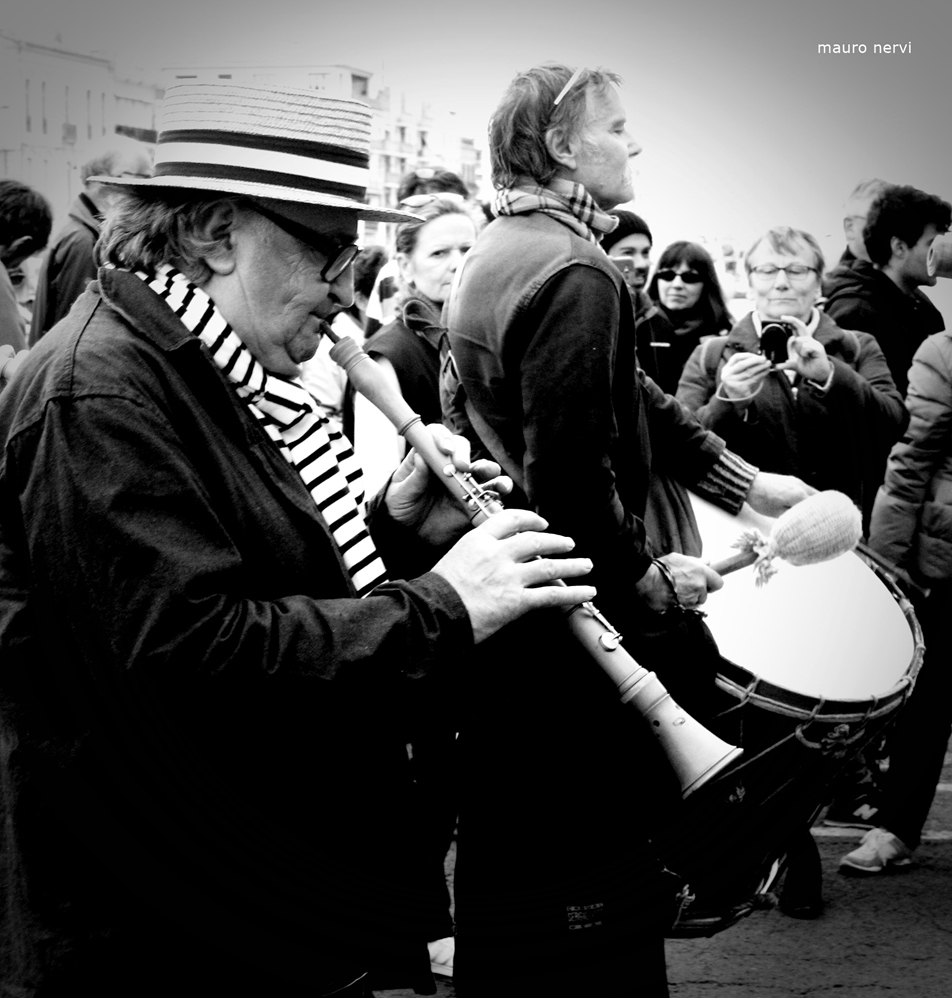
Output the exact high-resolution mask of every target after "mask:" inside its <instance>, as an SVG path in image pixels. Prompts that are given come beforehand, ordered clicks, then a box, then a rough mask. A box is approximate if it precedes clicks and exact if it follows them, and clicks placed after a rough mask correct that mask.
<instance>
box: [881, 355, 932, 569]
mask: <svg viewBox="0 0 952 998" xmlns="http://www.w3.org/2000/svg"><path fill="white" fill-rule="evenodd" d="M906 407H907V409H908V412H909V425H908V427H907V428H906V430H905V433H904V434H903V437H902V439H901V440H900V441H899V442H898V443H896V444H895V446H894V447H893V449H892V451H891V453H890V455H889V462H888V464H887V467H886V476H885V480H884V482H883V485H882V487H881V488H880V490H879V492H878V493H877V495H876V501H875V505H874V507H873V514H872V520H871V523H870V536H869V544H870V547H872V548H873V549H874V550H875V551H877V552H878V553H879V554H881V555H882V556H883V557H885V558H888V559H889V560H890V561H892V562H893V563H894V564H897V565H899V566H900V567H903V568H910V567H912V566H910V565H909V564H908V562H909V556H910V554H911V551H912V544H913V538H914V537H915V534H916V529H917V527H918V525H919V519H920V515H921V510H922V506H923V503H925V502H926V500H927V489H928V486H929V484H930V482H931V481H932V479H933V476H934V475H935V473H936V470H937V469H938V468H939V467H940V466H941V465H942V464H943V462H944V461H946V460H947V458H948V454H949V440H950V439H952V366H950V362H949V358H948V357H947V356H945V355H943V353H942V351H941V350H940V349H939V348H938V346H937V344H936V342H935V341H934V340H933V339H932V338H930V339H927V340H925V341H924V342H923V344H922V345H921V346H920V347H919V349H918V350H917V351H916V355H915V357H914V358H913V362H912V367H911V368H910V371H909V392H908V394H907V396H906Z"/></svg>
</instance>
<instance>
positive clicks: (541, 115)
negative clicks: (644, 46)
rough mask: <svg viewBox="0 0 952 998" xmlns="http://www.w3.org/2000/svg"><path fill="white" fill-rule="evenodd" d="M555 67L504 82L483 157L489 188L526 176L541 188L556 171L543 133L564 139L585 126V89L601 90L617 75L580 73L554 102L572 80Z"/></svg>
mask: <svg viewBox="0 0 952 998" xmlns="http://www.w3.org/2000/svg"><path fill="white" fill-rule="evenodd" d="M572 73H573V70H572V69H571V68H570V67H569V66H564V65H562V64H561V63H554V62H553V63H545V64H543V65H541V66H534V67H533V68H532V69H530V70H527V71H526V72H524V73H520V74H519V75H518V76H517V77H516V78H515V79H514V80H513V81H512V83H510V84H509V88H508V89H507V90H506V92H505V94H503V97H502V100H501V101H500V102H499V105H498V107H497V108H496V110H495V111H494V112H493V116H492V119H491V120H490V123H489V155H490V161H491V163H492V179H493V185H494V186H495V187H497V188H503V187H512V186H514V185H515V184H516V183H518V181H519V180H520V179H521V178H524V177H531V178H532V180H534V181H535V182H536V183H537V184H542V185H543V186H544V185H545V184H547V183H548V182H549V181H550V180H551V179H552V177H554V176H555V174H556V171H557V170H558V164H557V163H555V162H554V161H553V160H552V158H551V157H550V156H549V151H548V149H547V148H546V144H545V137H546V133H547V132H548V131H549V130H550V129H552V130H553V131H554V132H555V133H556V135H557V136H558V137H559V138H561V139H563V140H565V139H569V138H574V137H576V136H577V135H578V134H579V133H580V131H581V129H582V126H583V123H584V122H585V114H586V110H587V108H588V98H587V94H588V91H589V90H590V89H593V90H595V91H598V92H603V91H604V90H605V89H606V88H607V87H609V86H610V85H611V84H613V83H620V82H621V77H620V76H618V75H617V74H616V73H611V72H609V71H608V70H604V69H582V70H581V71H580V72H579V75H578V79H576V81H575V82H574V83H573V84H572V86H571V87H570V88H569V90H568V91H567V92H566V93H565V94H564V95H563V97H562V99H561V100H560V101H559V103H558V104H556V103H555V100H556V98H557V97H558V96H559V94H560V93H561V91H562V89H563V87H564V86H565V85H566V84H567V83H568V82H569V80H570V79H571V78H572Z"/></svg>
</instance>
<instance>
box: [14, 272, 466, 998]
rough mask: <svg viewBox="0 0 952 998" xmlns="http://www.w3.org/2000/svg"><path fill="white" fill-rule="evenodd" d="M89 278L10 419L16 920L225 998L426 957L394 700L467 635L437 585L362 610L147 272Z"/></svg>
mask: <svg viewBox="0 0 952 998" xmlns="http://www.w3.org/2000/svg"><path fill="white" fill-rule="evenodd" d="M100 285H101V287H100V286H96V285H94V286H93V287H91V288H90V289H89V291H87V292H86V293H85V294H84V295H83V296H82V298H81V299H80V301H79V302H78V303H77V305H76V307H75V308H74V309H73V311H72V312H71V313H70V315H69V316H68V317H67V319H66V320H65V321H64V322H63V323H61V324H60V325H59V327H58V328H57V330H56V331H55V333H53V334H52V335H50V336H46V337H44V338H43V340H42V341H41V342H40V343H39V344H38V345H37V346H36V347H35V348H34V350H33V351H32V353H31V355H30V357H29V358H28V360H27V363H26V365H25V366H24V367H23V368H22V369H21V371H20V372H19V374H18V377H17V378H16V379H15V381H14V382H13V383H11V385H10V386H9V388H8V389H7V390H6V392H5V393H4V395H3V398H2V401H0V439H2V441H3V453H2V464H0V648H2V655H3V663H4V668H3V676H2V682H0V696H2V704H3V714H4V716H3V722H4V724H5V726H7V730H8V731H9V730H10V728H11V727H12V728H13V729H15V730H16V732H17V737H18V739H19V745H18V747H17V749H16V751H14V752H13V754H12V755H11V756H10V760H9V762H10V767H11V771H12V776H13V779H14V780H15V781H16V782H17V783H19V785H20V795H19V801H18V804H17V812H16V813H17V828H18V834H19V841H20V844H21V846H22V850H23V854H24V863H25V869H26V874H27V877H28V881H29V883H30V887H31V894H30V897H29V901H30V903H31V904H32V905H33V906H34V911H35V914H36V917H37V918H38V919H39V920H40V925H41V927H45V928H46V929H48V931H49V932H51V933H52V934H53V936H52V938H53V939H54V940H55V941H56V945H57V946H60V945H62V946H63V947H64V948H65V949H64V952H67V953H68V952H69V951H70V950H69V947H70V946H72V947H73V950H72V952H74V953H76V954H78V956H77V957H76V959H78V960H80V961H82V959H83V958H84V957H85V958H86V959H89V954H90V952H92V951H91V950H89V949H88V947H87V944H89V945H92V946H95V947H100V948H102V947H105V949H104V951H103V952H104V953H105V954H106V957H107V959H104V960H103V962H102V963H100V964H98V965H95V966H99V968H100V970H101V969H102V966H104V965H106V964H110V963H115V965H116V966H117V967H119V968H121V967H122V966H123V965H124V962H127V961H129V960H131V959H133V957H132V956H131V955H130V954H132V953H134V952H135V948H136V946H137V945H138V946H140V947H141V945H142V943H141V940H142V939H147V940H148V945H154V946H155V947H159V948H160V949H161V948H162V947H163V946H164V945H168V946H170V947H171V949H169V952H168V954H166V956H167V959H166V956H163V958H162V961H160V962H161V963H162V965H163V966H165V965H166V964H167V965H168V967H169V968H171V969H170V970H169V973H170V974H172V975H173V976H174V975H175V973H176V972H178V973H179V974H182V973H186V971H184V970H183V966H182V964H181V961H185V960H187V959H188V958H189V955H191V956H194V952H195V950H196V949H198V950H199V951H200V954H201V959H202V961H204V962H200V963H199V964H198V966H197V968H196V970H195V971H194V973H195V974H200V973H201V971H202V968H204V969H205V970H206V971H208V972H209V973H210V974H212V977H213V979H214V980H215V981H216V982H220V981H222V980H224V981H225V982H226V985H227V986H225V985H222V993H225V992H227V993H229V994H232V993H234V994H244V993H246V992H245V990H243V988H244V984H243V982H244V981H247V982H248V990H247V993H256V994H257V993H262V992H260V981H261V980H263V979H268V980H271V981H272V982H273V983H274V985H275V987H276V989H277V990H278V991H280V992H282V993H285V992H286V993H288V994H289V995H290V994H297V993H298V990H297V989H301V990H302V991H303V989H304V988H305V987H306V988H308V989H312V990H314V991H316V992H317V993H322V992H321V990H320V989H321V987H322V986H323V985H325V984H327V983H328V982H330V983H333V982H334V981H338V982H339V981H340V976H339V975H343V976H346V974H347V973H348V972H350V971H351V970H353V969H355V968H358V969H359V968H360V967H363V968H364V969H366V967H367V966H368V965H369V964H370V965H372V964H379V963H381V962H384V961H386V960H389V959H400V958H402V954H403V952H404V950H405V949H406V947H407V946H408V945H410V944H412V943H414V942H417V943H418V942H419V940H418V939H417V940H414V939H413V938H412V937H413V936H414V935H415V930H414V928H413V922H414V912H413V910H411V909H409V908H408V907H407V897H408V895H407V893H406V892H407V891H408V890H410V884H413V883H414V876H415V874H414V870H415V866H414V858H413V849H412V845H408V842H410V843H412V840H413V838H414V836H415V834H416V823H417V822H418V820H421V812H420V811H419V810H418V809H417V808H416V806H415V804H414V801H413V788H412V786H411V785H410V783H409V780H408V777H407V773H406V764H407V759H406V753H405V746H404V743H405V737H404V734H403V732H402V731H401V730H400V722H399V719H400V716H401V710H400V702H401V697H402V696H403V695H404V694H405V692H406V689H405V688H406V686H407V685H409V686H411V687H412V686H413V685H414V684H406V683H405V682H404V681H405V680H407V679H423V678H424V677H429V679H428V682H432V683H438V684H439V683H447V684H448V682H449V679H448V677H449V673H450V670H451V667H452V663H453V662H454V661H458V660H459V658H460V656H462V655H465V654H466V652H467V651H468V650H469V649H470V648H471V646H472V635H471V631H470V627H469V622H468V618H467V615H466V612H465V609H464V608H463V606H462V604H461V602H460V600H459V598H458V596H457V594H456V593H455V591H454V590H453V589H452V588H451V587H450V586H449V585H448V584H447V583H446V582H445V581H444V580H443V579H442V578H440V577H439V576H437V575H434V574H432V573H429V574H424V575H421V576H420V577H419V578H416V579H414V581H410V582H406V581H402V582H393V583H390V584H387V585H384V586H382V587H380V588H378V589H377V590H375V591H374V593H373V594H372V595H370V596H368V597H367V598H365V599H362V600H361V599H356V598H355V594H354V590H353V587H352V585H351V582H350V579H349V576H348V574H347V572H346V571H345V569H344V568H343V564H342V561H341V558H340V555H339V553H338V550H337V548H336V545H335V544H334V541H333V539H332V536H331V534H330V531H329V529H328V527H327V525H326V523H325V522H324V521H323V519H322V517H321V516H320V515H319V513H318V511H317V509H316V507H315V505H314V503H313V501H312V499H311V497H310V495H309V493H308V491H307V489H306V488H305V486H304V485H303V483H302V482H301V479H300V477H299V475H298V473H297V472H296V471H295V470H294V469H293V468H292V467H291V466H290V465H289V464H288V463H287V461H286V460H285V459H284V458H283V457H282V455H281V453H280V452H279V450H278V449H277V448H276V447H275V446H274V444H273V443H272V442H271V441H270V439H269V438H268V437H267V435H266V434H265V433H264V431H263V429H262V427H261V425H260V423H259V422H258V421H257V420H256V419H255V418H254V417H253V415H252V414H251V413H250V412H249V410H248V409H247V407H246V406H245V405H244V404H243V403H242V402H240V401H239V400H238V398H237V396H236V394H235V393H234V391H233V389H232V388H231V386H230V385H229V384H228V382H227V381H226V380H225V378H224V377H223V375H222V374H221V372H220V371H219V370H218V369H217V367H216V366H215V365H214V363H213V362H212V361H211V359H210V358H209V356H208V354H207V351H206V350H205V348H204V346H203V345H202V344H201V343H200V341H199V340H198V338H197V337H195V336H193V335H192V334H190V333H189V332H187V330H186V329H185V328H184V327H183V326H182V325H181V324H180V323H179V322H178V320H177V319H175V317H174V315H173V314H172V312H171V311H170V310H169V309H168V308H167V307H166V306H165V305H164V304H163V303H162V302H161V301H160V300H159V299H158V298H157V297H156V296H155V294H154V293H153V292H152V291H151V290H150V289H149V288H147V287H146V286H145V285H144V284H143V282H142V281H140V280H139V279H138V278H136V277H135V276H133V275H131V274H127V273H123V272H118V271H111V270H104V271H102V272H101V273H100ZM372 530H373V532H374V534H375V537H376V539H377V542H378V549H379V550H380V551H381V553H382V555H383V556H384V558H385V560H386V562H387V563H388V565H389V567H390V570H391V574H392V575H393V576H399V575H400V574H404V573H405V574H406V575H407V576H409V575H410V574H411V573H414V572H416V570H417V569H418V568H422V565H421V558H423V559H424V560H423V563H422V564H423V565H425V564H426V561H425V559H426V558H427V557H429V556H428V555H426V554H425V553H423V554H421V555H420V556H419V557H418V556H417V555H416V554H415V553H414V551H413V550H412V549H411V547H410V546H409V545H408V542H407V539H406V538H405V537H404V536H403V534H402V532H401V530H400V528H398V527H397V526H396V525H394V524H393V523H392V521H390V520H389V519H388V517H387V516H386V513H385V510H384V509H383V508H379V509H377V511H376V515H375V516H374V518H373V522H372ZM406 695H408V696H411V695H412V694H410V693H407V694H406ZM381 815H386V824H387V830H386V833H385V834H381V833H380V827H381V826H380V823H379V820H380V816H381ZM391 823H392V826H391ZM404 833H406V834H405V835H404ZM405 847H406V848H405ZM410 893H411V894H412V893H413V892H412V890H410ZM64 906H66V907H64ZM153 909H154V910H153ZM63 912H66V916H65V917H64V915H63ZM124 932H128V933H129V934H130V937H129V938H126V937H125V936H124V935H123V933H124ZM143 933H145V934H144V935H143ZM153 937H154V938H153ZM137 939H138V940H139V942H138V943H136V940H137ZM84 940H85V941H84ZM424 941H425V937H424ZM127 944H128V945H127ZM110 947H112V948H110ZM361 950H363V955H361V952H360V951H361ZM110 954H112V956H111V957H110V956H109V955H110ZM151 958H152V960H153V961H154V960H155V959H156V957H155V950H153V951H152V957H151ZM422 958H425V948H424V949H423V950H422ZM212 968H214V971H213V970H212ZM128 969H129V968H128V966H127V967H126V970H127V971H128ZM119 972H120V971H119V970H117V971H116V973H117V974H118V973H119ZM156 973H158V971H156ZM187 973H189V974H191V973H192V971H191V970H190V971H187ZM75 974H79V971H74V975H75ZM150 974H151V971H150ZM215 975H218V976H215ZM221 975H224V977H222V976H221ZM140 976H141V972H140ZM77 980H80V978H79V977H75V979H74V978H71V981H72V983H73V985H74V991H72V992H67V993H79V992H80V990H81V989H80V988H79V987H78V986H76V982H77ZM83 980H84V979H83ZM189 980H195V981H197V980H199V977H194V978H193V977H189ZM252 981H258V982H259V990H257V991H256V990H254V988H253V987H252V985H251V983H250V982H252ZM144 986H145V985H144V984H142V988H143V989H144ZM195 987H196V988H198V987H199V986H198V985H197V984H196V985H195ZM94 990H95V993H98V994H110V995H111V994H112V993H113V992H112V991H109V990H108V989H106V988H105V987H104V986H103V985H102V982H98V983H97V987H96V988H95V989H94ZM312 990H307V991H306V992H304V993H307V994H310V993H312ZM51 993H54V992H51ZM55 993H56V994H59V993H60V992H58V991H56V992H55ZM90 993H91V992H90ZM120 993H121V992H120ZM136 993H141V994H146V993H148V994H151V993H152V992H146V991H145V990H137V991H136ZM177 993H187V994H191V993H192V992H182V991H179V990H177ZM199 993H211V992H201V991H200V990H196V991H195V994H199Z"/></svg>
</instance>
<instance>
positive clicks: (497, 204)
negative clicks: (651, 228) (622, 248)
mask: <svg viewBox="0 0 952 998" xmlns="http://www.w3.org/2000/svg"><path fill="white" fill-rule="evenodd" d="M492 208H493V214H494V215H525V214H528V213H529V212H532V211H541V212H542V213H543V214H544V215H552V216H553V217H554V218H557V219H558V220H559V221H560V222H563V223H564V224H565V225H567V226H568V227H569V228H570V229H572V230H573V231H574V232H577V233H578V234H579V235H580V236H581V237H582V238H583V239H588V240H589V242H593V243H597V242H598V241H599V238H600V236H599V235H598V234H599V233H600V234H602V235H604V234H605V233H607V232H612V231H614V230H615V229H616V228H617V226H618V219H617V218H616V217H615V216H614V215H609V214H608V212H607V211H602V209H601V208H599V207H598V205H597V204H595V202H594V201H593V200H592V196H591V195H590V194H589V193H588V191H586V190H585V188H584V187H583V186H582V185H581V184H572V185H571V189H568V185H566V191H565V193H562V192H561V191H555V190H552V188H551V187H540V186H538V185H536V186H527V187H504V188H503V189H502V190H500V191H499V193H498V194H497V195H496V197H495V198H494V200H493V205H492Z"/></svg>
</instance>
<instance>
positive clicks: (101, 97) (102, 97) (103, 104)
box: [99, 92, 106, 135]
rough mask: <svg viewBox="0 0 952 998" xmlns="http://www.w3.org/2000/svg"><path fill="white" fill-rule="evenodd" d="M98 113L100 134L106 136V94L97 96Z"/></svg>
mask: <svg viewBox="0 0 952 998" xmlns="http://www.w3.org/2000/svg"><path fill="white" fill-rule="evenodd" d="M99 102H100V111H101V113H102V134H103V135H105V134H106V94H105V92H103V93H101V94H100V95H99Z"/></svg>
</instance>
